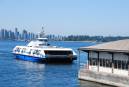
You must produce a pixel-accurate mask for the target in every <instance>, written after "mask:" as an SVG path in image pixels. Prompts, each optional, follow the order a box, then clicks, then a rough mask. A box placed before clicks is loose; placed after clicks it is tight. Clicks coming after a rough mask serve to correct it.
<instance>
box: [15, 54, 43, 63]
mask: <svg viewBox="0 0 129 87" xmlns="http://www.w3.org/2000/svg"><path fill="white" fill-rule="evenodd" d="M15 56H16V58H17V59H22V60H26V61H32V62H41V61H42V60H43V59H41V58H39V57H32V56H27V55H20V54H15Z"/></svg>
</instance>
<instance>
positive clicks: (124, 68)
mask: <svg viewBox="0 0 129 87" xmlns="http://www.w3.org/2000/svg"><path fill="white" fill-rule="evenodd" d="M79 51H84V52H86V53H87V55H88V56H87V57H88V58H87V64H85V66H84V67H83V68H81V69H80V70H79V74H78V77H79V79H82V80H88V81H95V82H99V83H103V84H109V85H114V86H120V87H126V86H129V39H125V40H118V41H112V42H107V43H102V44H98V45H94V46H89V47H80V48H79Z"/></svg>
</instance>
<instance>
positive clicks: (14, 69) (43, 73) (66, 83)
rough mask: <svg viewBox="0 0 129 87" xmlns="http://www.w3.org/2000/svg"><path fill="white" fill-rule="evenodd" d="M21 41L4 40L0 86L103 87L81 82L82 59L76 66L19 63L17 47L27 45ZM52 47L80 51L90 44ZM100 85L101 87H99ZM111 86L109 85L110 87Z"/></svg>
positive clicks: (0, 64)
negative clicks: (79, 76) (13, 52)
mask: <svg viewBox="0 0 129 87" xmlns="http://www.w3.org/2000/svg"><path fill="white" fill-rule="evenodd" d="M25 44H27V43H26V42H20V41H0V87H95V86H96V87H103V86H102V85H98V84H94V85H93V86H92V84H91V83H89V82H87V83H86V82H82V81H81V82H80V81H79V80H78V78H77V75H78V68H79V67H78V65H79V64H78V60H76V61H74V62H73V63H72V64H41V63H33V62H28V61H22V60H16V59H15V58H14V56H13V55H12V54H11V52H12V49H13V47H15V46H16V45H25ZM50 44H52V45H57V46H62V47H70V48H72V49H74V50H75V51H76V52H77V49H78V48H79V47H82V46H89V45H93V44H95V43H89V42H50ZM84 55H86V54H85V53H82V54H81V65H83V64H84V63H86V56H84ZM97 85H98V86H97ZM106 87H107V86H106Z"/></svg>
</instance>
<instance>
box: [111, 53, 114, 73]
mask: <svg viewBox="0 0 129 87" xmlns="http://www.w3.org/2000/svg"><path fill="white" fill-rule="evenodd" d="M111 55H112V73H114V53H111Z"/></svg>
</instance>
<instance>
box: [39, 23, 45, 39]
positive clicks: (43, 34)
mask: <svg viewBox="0 0 129 87" xmlns="http://www.w3.org/2000/svg"><path fill="white" fill-rule="evenodd" d="M44 37H45V32H44V27H43V26H42V30H41V32H40V38H44Z"/></svg>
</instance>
